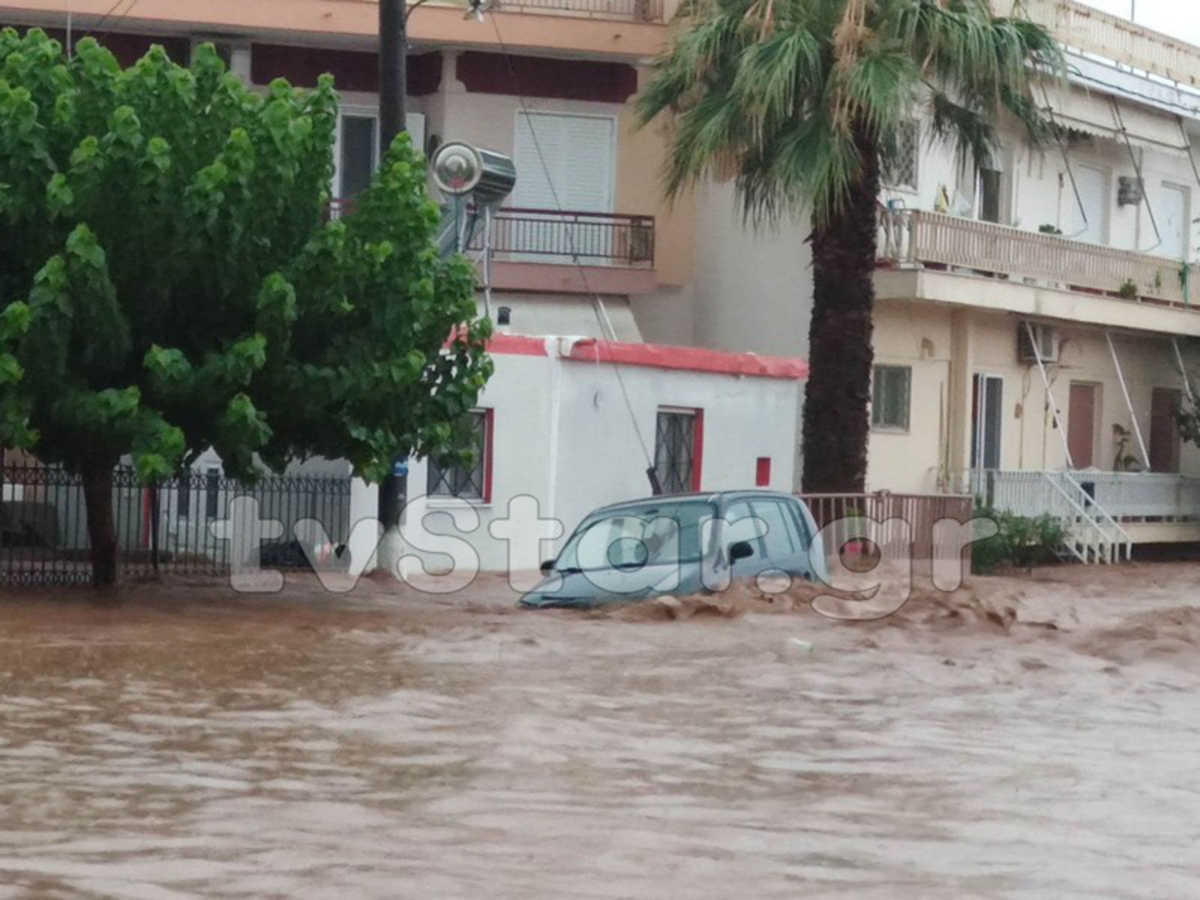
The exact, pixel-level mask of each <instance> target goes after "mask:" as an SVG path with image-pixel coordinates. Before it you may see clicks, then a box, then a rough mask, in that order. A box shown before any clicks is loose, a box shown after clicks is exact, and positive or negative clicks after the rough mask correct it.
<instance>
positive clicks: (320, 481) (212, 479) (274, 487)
mask: <svg viewBox="0 0 1200 900" xmlns="http://www.w3.org/2000/svg"><path fill="white" fill-rule="evenodd" d="M112 492H113V495H112V503H113V525H114V528H115V532H116V539H117V545H118V564H119V567H120V573H121V576H122V577H123V578H139V577H147V576H150V575H153V574H156V573H168V572H169V573H175V574H186V575H222V574H225V573H227V572H228V571H230V569H231V567H232V566H233V564H234V563H235V562H236V563H239V564H241V563H244V562H247V561H248V560H247V559H246V554H247V553H258V554H259V557H260V559H261V561H262V563H263V565H269V566H279V565H303V564H304V556H303V553H302V552H297V551H298V550H299V548H300V545H301V544H305V543H306V544H309V545H311V546H310V547H309V549H315V548H316V547H317V546H318V545H326V544H328V545H330V546H332V547H338V546H340V545H343V544H344V543H345V542H346V540H347V537H348V535H349V529H350V478H349V476H346V477H338V476H307V475H305V476H296V475H278V476H276V475H269V476H265V477H263V478H261V479H259V480H258V481H255V482H252V483H244V482H240V481H237V480H234V479H231V478H226V477H225V476H224V475H222V474H221V473H220V472H219V471H215V470H214V471H194V470H193V471H189V472H186V473H183V474H181V475H179V476H178V477H176V478H172V479H170V480H168V481H164V482H160V483H158V484H155V485H144V484H142V483H141V482H140V481H139V479H138V477H137V473H136V472H135V471H134V470H133V469H132V468H129V467H118V468H117V469H115V470H114V472H113V487H112ZM238 497H248V498H252V499H253V500H255V501H256V502H257V504H258V507H257V514H258V517H259V519H261V520H278V521H279V522H281V523H282V525H283V536H282V537H280V538H278V539H273V540H271V541H268V542H263V543H262V544H261V545H260V546H257V547H253V548H251V549H249V550H247V549H246V548H239V547H238V546H237V545H236V544H235V543H234V541H233V540H231V536H230V535H229V533H228V532H227V531H226V529H225V528H223V527H221V524H220V523H224V522H227V521H229V519H230V517H231V512H232V508H231V504H232V502H233V501H234V499H235V498H238ZM313 522H316V523H320V526H321V528H319V529H318V528H316V527H315V526H314V525H313V524H312V523H313ZM90 547H91V540H90V537H89V534H88V528H87V504H86V502H85V499H84V491H83V482H82V480H81V479H80V477H79V476H77V475H74V474H72V473H70V472H67V471H65V470H63V469H62V468H59V467H57V466H44V465H40V464H26V465H5V466H4V467H3V487H2V495H0V584H8V585H29V586H34V585H70V584H86V583H89V582H90V581H91V579H92V567H91V563H90ZM239 555H240V556H241V558H240V559H235V556H239Z"/></svg>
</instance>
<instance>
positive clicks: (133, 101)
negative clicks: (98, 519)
mask: <svg viewBox="0 0 1200 900" xmlns="http://www.w3.org/2000/svg"><path fill="white" fill-rule="evenodd" d="M336 115H337V100H336V96H335V94H334V90H333V84H332V81H331V80H330V79H329V78H324V79H322V80H321V82H320V84H319V86H318V87H317V88H316V89H314V90H311V91H305V90H297V89H293V88H292V87H290V86H289V85H288V84H287V83H286V82H284V81H281V80H280V81H276V82H274V83H273V84H271V85H270V87H269V89H268V90H267V91H266V92H265V93H264V94H262V95H259V94H255V93H253V92H251V91H249V90H248V89H247V88H246V87H245V86H244V85H243V84H242V83H241V82H240V81H239V80H238V79H237V78H236V77H234V76H233V75H231V74H229V73H227V72H226V71H225V70H224V67H223V65H222V63H221V62H220V60H219V58H218V56H217V54H216V51H215V50H214V49H213V48H212V47H211V46H206V47H202V48H200V49H199V51H198V52H197V54H196V57H195V60H194V62H193V64H192V66H191V68H190V69H188V68H183V67H180V66H178V65H175V64H174V63H172V62H171V61H170V60H169V59H168V58H167V56H166V54H165V52H164V51H163V50H162V49H161V48H159V47H155V48H154V49H152V50H151V51H150V52H149V53H148V54H147V55H146V56H145V57H144V58H143V59H141V60H140V61H139V62H138V63H137V64H136V65H134V66H132V67H131V68H129V69H126V70H122V69H121V68H120V67H119V66H118V64H117V62H116V60H115V59H114V58H113V57H112V55H111V54H110V53H108V51H106V50H104V49H103V48H102V47H100V46H99V45H98V44H97V43H96V42H95V41H94V40H91V39H85V40H83V41H81V42H80V43H79V45H78V47H77V51H76V53H75V55H74V57H73V58H72V59H70V60H68V59H66V58H65V57H64V56H63V53H62V48H61V47H60V46H59V44H58V43H57V42H55V41H52V40H50V39H49V38H48V37H47V36H46V35H45V34H43V33H42V32H41V31H38V30H36V29H35V30H31V31H30V32H28V33H27V34H26V35H25V36H24V37H20V36H18V35H17V33H16V32H14V31H12V30H11V29H9V30H4V31H3V32H0V304H3V312H2V313H0V442H2V443H3V444H5V445H8V446H24V447H31V448H32V449H33V450H34V451H35V452H36V453H37V454H38V456H40V457H41V458H42V459H44V460H46V461H53V462H61V463H63V464H65V465H66V466H67V467H68V468H70V469H72V470H74V471H83V470H85V469H88V468H93V469H96V468H99V467H101V466H105V465H111V464H112V463H114V462H115V461H116V460H117V459H118V458H119V457H120V456H121V455H122V454H125V453H129V454H132V456H133V459H134V461H135V464H136V466H137V468H138V471H139V472H140V473H141V475H142V477H143V478H145V479H148V480H149V479H154V478H159V477H163V476H166V475H168V474H170V473H171V472H173V471H175V470H176V469H177V468H178V465H179V463H180V460H181V458H183V457H185V456H187V455H189V454H196V453H198V452H200V451H201V450H203V449H204V448H206V447H208V446H212V447H214V448H215V449H216V450H217V452H218V453H220V455H221V457H222V459H223V460H224V462H225V464H226V466H227V468H228V469H229V470H230V472H231V473H232V474H235V475H241V476H248V475H252V474H253V472H254V470H255V469H256V468H257V466H258V461H259V460H261V461H262V462H264V463H265V464H267V465H268V466H271V467H278V466H281V465H282V464H284V463H285V462H286V461H287V460H289V459H292V458H299V457H305V456H309V455H313V454H321V455H325V456H329V457H347V458H349V459H350V460H351V461H352V462H353V464H354V465H355V467H356V470H357V471H358V472H359V473H360V474H362V475H364V476H366V477H368V478H371V479H378V478H380V477H382V476H383V475H384V474H385V473H386V472H387V471H388V470H389V469H390V465H391V461H392V460H393V458H395V457H396V456H398V455H404V454H413V455H426V454H431V455H434V456H446V455H453V454H457V453H460V452H462V451H464V449H467V448H469V441H467V440H466V439H465V438H464V437H463V432H462V429H461V425H460V424H459V423H460V420H461V419H462V417H463V415H464V413H465V412H466V411H467V410H469V409H470V408H471V407H472V406H473V405H474V404H475V401H476V397H477V395H478V393H479V391H480V389H481V388H482V387H483V385H484V383H485V381H486V380H487V378H488V376H489V375H490V374H491V362H490V360H489V359H488V357H487V355H486V353H485V351H484V342H485V340H486V337H487V325H486V323H484V322H480V321H477V320H476V313H475V305H474V272H473V270H472V268H471V267H470V266H469V264H468V263H466V262H465V261H464V260H462V259H452V260H449V261H444V260H442V259H440V258H439V256H438V253H437V251H436V249H435V245H434V237H435V232H436V227H437V224H438V218H439V213H438V210H437V208H436V207H435V206H434V204H433V203H432V202H431V201H430V200H429V198H428V196H427V194H426V190H425V172H424V165H423V162H422V161H421V160H420V158H419V157H418V156H417V155H416V154H415V153H414V151H413V149H412V147H411V146H410V143H409V141H408V139H407V137H403V138H401V139H399V140H397V142H396V143H395V145H394V146H393V147H392V148H391V149H390V151H389V152H388V153H387V154H386V158H385V159H384V162H383V165H382V167H381V170H380V172H379V174H378V175H377V177H376V178H375V180H374V181H373V183H372V185H371V187H370V188H369V189H368V190H366V191H365V192H364V193H363V194H361V195H360V196H359V197H358V198H357V203H356V209H357V212H356V213H355V214H354V215H353V216H350V217H348V218H345V219H342V220H339V221H334V222H326V221H325V216H324V211H325V208H326V205H327V202H328V199H329V197H328V186H329V184H330V181H331V177H332V173H333V169H332V146H333V139H334V130H335V124H336ZM451 334H453V335H454V338H453V340H452V341H450V342H449V343H448V344H447V342H446V341H447V336H449V335H451Z"/></svg>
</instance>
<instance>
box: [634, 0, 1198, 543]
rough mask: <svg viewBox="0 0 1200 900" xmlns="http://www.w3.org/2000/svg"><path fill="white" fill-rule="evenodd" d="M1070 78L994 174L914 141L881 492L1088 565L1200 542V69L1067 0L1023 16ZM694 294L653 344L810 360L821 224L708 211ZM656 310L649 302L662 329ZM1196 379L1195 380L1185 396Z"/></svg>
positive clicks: (902, 191)
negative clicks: (1068, 530)
mask: <svg viewBox="0 0 1200 900" xmlns="http://www.w3.org/2000/svg"><path fill="white" fill-rule="evenodd" d="M1024 8H1025V10H1026V11H1027V12H1028V13H1029V14H1030V15H1031V16H1032V17H1033V18H1034V19H1036V20H1038V21H1040V22H1042V23H1043V24H1044V25H1046V26H1047V27H1049V28H1051V29H1052V30H1053V31H1054V33H1055V34H1056V35H1057V36H1059V38H1060V39H1061V41H1062V42H1063V45H1064V47H1065V49H1066V52H1067V61H1068V67H1069V71H1068V74H1067V76H1066V78H1065V81H1060V80H1056V79H1047V81H1046V82H1045V83H1044V84H1043V85H1041V86H1039V87H1038V88H1037V90H1036V92H1035V97H1034V99H1035V101H1036V102H1037V103H1038V104H1039V105H1040V106H1042V107H1043V108H1044V109H1046V110H1047V111H1048V112H1049V113H1050V114H1051V116H1052V117H1053V119H1054V121H1055V122H1056V123H1057V125H1058V131H1059V135H1060V137H1061V141H1055V142H1052V143H1050V144H1049V145H1044V146H1040V147H1034V146H1032V145H1031V144H1030V142H1029V140H1028V139H1027V137H1026V136H1025V134H1024V133H1023V130H1022V129H1021V128H1019V127H1018V126H1017V124H1016V123H1015V122H1000V123H998V127H999V131H1000V134H1001V140H1000V146H999V148H998V150H997V152H996V153H995V155H994V158H993V159H991V160H990V161H989V162H988V165H987V166H986V167H985V168H984V170H983V171H982V172H981V173H979V174H976V173H975V171H974V170H973V167H970V166H966V167H964V166H962V165H961V164H960V160H958V159H956V158H955V154H954V151H953V150H952V148H950V147H947V146H944V145H941V144H939V143H937V142H933V141H931V135H930V131H929V125H928V123H927V122H925V121H922V120H921V119H920V118H919V117H918V118H915V119H914V120H913V121H912V123H911V128H910V130H909V131H908V134H907V136H906V141H905V145H906V146H905V149H906V151H907V152H906V154H905V155H904V158H903V159H902V161H901V162H900V164H899V165H898V166H897V167H896V168H895V170H894V171H892V172H889V173H888V174H887V178H886V179H885V181H886V184H885V187H884V189H883V190H882V192H881V195H880V198H879V204H880V205H879V209H880V225H879V250H878V271H877V275H876V291H877V306H876V313H875V322H874V325H875V328H874V334H875V337H874V341H875V355H876V367H875V370H874V384H873V404H872V407H873V408H872V432H871V439H870V440H871V443H870V454H869V467H868V486H869V488H870V489H872V490H881V489H883V490H891V491H897V492H934V491H959V490H972V491H973V492H974V493H976V494H977V495H979V496H982V497H984V498H985V500H986V501H987V502H989V503H991V504H994V505H996V506H998V507H1002V508H1008V509H1012V510H1015V511H1018V512H1022V513H1028V514H1037V513H1041V512H1052V513H1055V514H1057V515H1059V516H1061V517H1062V518H1063V519H1064V520H1067V521H1070V522H1071V523H1072V528H1073V529H1074V531H1075V533H1076V537H1077V538H1078V540H1077V541H1075V542H1074V544H1073V549H1074V550H1075V551H1076V552H1077V555H1079V556H1080V557H1081V558H1087V559H1089V560H1090V559H1108V558H1116V557H1117V556H1119V555H1123V554H1125V553H1127V552H1128V551H1129V548H1130V547H1131V545H1133V544H1136V543H1140V542H1157V541H1182V540H1188V541H1191V540H1197V539H1200V522H1198V520H1200V481H1198V480H1197V478H1196V476H1200V450H1198V449H1197V448H1196V447H1193V446H1184V445H1182V443H1181V441H1180V438H1179V434H1178V430H1177V428H1176V425H1175V411H1176V410H1177V409H1178V408H1179V406H1180V404H1181V402H1182V401H1183V399H1184V398H1185V397H1190V396H1191V394H1192V392H1193V391H1194V390H1196V385H1197V384H1198V383H1200V382H1197V381H1196V380H1195V378H1196V377H1197V374H1198V373H1200V341H1197V337H1200V312H1198V310H1197V303H1198V302H1200V279H1198V278H1197V265H1196V261H1197V258H1198V256H1200V203H1197V197H1200V170H1198V168H1197V165H1198V163H1200V48H1197V47H1195V46H1191V45H1188V44H1185V43H1182V42H1180V41H1178V40H1176V39H1174V38H1171V37H1169V36H1167V35H1162V34H1158V33H1155V32H1152V31H1149V30H1147V29H1144V28H1141V27H1140V26H1136V25H1133V24H1131V23H1130V22H1128V21H1125V20H1121V19H1118V18H1115V17H1113V16H1108V15H1105V14H1103V13H1100V12H1097V11H1095V10H1092V9H1090V8H1088V7H1085V6H1082V5H1080V4H1077V3H1073V2H1070V0H1036V2H1028V3H1025V4H1024ZM695 221H696V237H695V241H696V257H695V258H696V267H695V277H694V278H693V280H692V281H691V282H690V283H689V284H687V285H685V286H684V287H683V288H682V289H679V290H674V289H671V288H666V289H663V290H660V292H658V294H656V295H655V298H654V302H655V303H658V304H659V306H658V310H659V311H660V312H662V311H667V310H670V312H669V314H667V315H664V316H660V317H651V316H650V315H646V316H644V317H643V325H644V330H645V332H646V334H647V335H648V336H650V337H652V338H654V339H657V340H675V341H680V340H686V341H694V342H696V343H700V344H704V345H708V346H716V347H730V348H732V347H736V348H738V349H739V350H747V349H749V350H757V351H760V352H773V353H795V354H804V353H805V352H806V346H805V344H806V338H807V335H806V333H805V332H806V328H804V327H802V325H801V323H800V321H799V320H803V322H804V323H805V324H806V323H807V311H808V310H807V302H808V297H809V292H810V280H809V276H808V274H807V267H808V265H809V257H808V253H807V247H806V245H805V243H804V238H805V236H806V234H807V231H808V229H807V225H806V223H805V222H803V221H798V222H795V223H793V224H791V225H789V226H785V227H782V228H780V229H779V230H778V231H776V232H772V233H769V234H756V233H755V232H753V231H752V230H749V229H747V228H745V227H744V226H743V224H742V222H741V219H740V216H739V214H738V212H737V210H736V208H735V206H734V203H733V196H732V191H731V189H730V187H729V186H728V185H708V186H705V187H703V188H701V189H700V190H698V191H697V195H696V219H695ZM651 306H652V304H650V303H648V304H646V308H647V311H649V309H650V308H651ZM1185 373H1190V374H1191V376H1192V380H1191V381H1189V379H1188V378H1187V376H1186V374H1185Z"/></svg>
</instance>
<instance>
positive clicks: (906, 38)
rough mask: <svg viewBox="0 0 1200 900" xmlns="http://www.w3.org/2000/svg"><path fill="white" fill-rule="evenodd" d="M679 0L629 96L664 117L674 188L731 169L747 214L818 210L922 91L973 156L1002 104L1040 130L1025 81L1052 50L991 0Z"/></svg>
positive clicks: (935, 120)
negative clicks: (662, 46)
mask: <svg viewBox="0 0 1200 900" xmlns="http://www.w3.org/2000/svg"><path fill="white" fill-rule="evenodd" d="M683 12H686V15H687V18H686V21H685V23H684V24H685V25H686V27H685V28H683V29H682V30H681V31H679V32H678V33H677V34H676V35H675V37H674V38H673V39H672V41H671V44H670V46H669V47H668V49H667V50H666V51H665V53H664V54H663V55H662V56H661V57H660V58H659V59H658V60H657V61H656V62H655V64H654V67H653V71H652V75H651V78H650V80H649V83H648V84H647V86H646V88H645V90H644V91H643V93H642V94H641V96H640V97H639V98H638V101H637V112H638V115H639V118H640V121H641V122H642V123H643V124H645V123H649V122H650V121H652V120H655V119H657V118H659V117H660V116H661V117H664V118H665V119H666V120H667V122H668V125H669V134H670V140H671V145H670V155H669V160H668V163H667V165H666V168H665V172H664V180H665V184H666V189H667V192H668V194H670V195H671V196H674V195H676V194H678V193H679V192H680V191H683V190H685V189H686V188H687V187H688V186H689V185H690V184H692V183H694V182H696V181H700V180H703V179H705V178H709V177H711V176H712V175H713V174H714V173H717V172H718V171H719V172H720V173H721V174H725V173H727V172H729V171H732V172H734V173H736V187H737V191H738V194H739V197H740V200H741V205H742V209H743V212H744V213H745V215H746V217H747V219H749V220H751V221H753V222H756V223H758V222H762V223H770V222H774V221H777V220H778V219H779V218H780V217H781V216H783V215H785V214H789V213H796V212H799V211H801V210H811V211H812V213H813V215H814V216H815V217H816V218H817V220H818V221H820V220H822V219H823V218H825V217H829V216H832V215H835V214H836V213H837V212H838V211H839V209H841V207H842V205H843V204H844V203H845V200H846V198H847V196H848V193H849V190H850V188H851V187H852V186H853V185H854V184H856V183H857V179H859V178H860V177H862V175H863V173H864V171H865V170H864V165H863V164H864V162H865V160H864V158H863V155H862V154H863V153H870V154H873V155H874V156H875V159H874V160H873V161H872V162H873V163H882V164H883V165H885V166H886V165H887V163H888V162H889V161H890V158H891V157H892V156H894V153H895V149H894V148H895V147H896V146H897V144H898V135H899V134H900V129H901V128H902V127H903V126H904V123H905V122H906V121H907V120H908V119H910V118H911V117H912V116H913V115H914V113H915V112H916V111H917V110H918V109H919V108H920V106H921V104H922V103H923V102H925V100H928V104H929V109H930V114H929V115H930V119H931V121H932V128H931V132H932V134H933V135H934V137H935V138H936V139H938V140H945V141H948V142H950V143H952V144H953V145H954V146H955V147H956V148H957V150H958V151H959V153H960V154H961V156H962V158H963V159H970V160H972V161H973V162H974V163H975V164H976V165H979V164H981V163H983V162H985V161H986V159H987V158H988V155H989V154H990V152H991V151H992V150H993V149H994V145H995V141H996V129H995V122H996V120H997V117H998V116H999V115H1000V114H1001V112H1002V111H1004V110H1007V111H1008V112H1010V113H1012V114H1013V115H1014V116H1016V117H1017V118H1018V119H1019V120H1020V121H1022V122H1024V123H1025V125H1026V127H1027V129H1028V131H1029V134H1030V136H1031V138H1033V139H1034V140H1038V139H1040V138H1042V137H1044V136H1045V135H1046V134H1048V133H1049V131H1048V126H1049V123H1048V122H1047V121H1046V120H1045V118H1044V116H1043V114H1042V113H1041V111H1040V110H1039V108H1038V105H1037V103H1036V102H1034V101H1033V100H1032V99H1031V94H1030V84H1031V80H1032V79H1033V78H1034V77H1037V76H1038V73H1042V72H1046V71H1054V70H1061V68H1062V53H1061V51H1060V50H1059V48H1058V45H1057V44H1056V42H1055V41H1054V39H1053V37H1052V36H1051V35H1050V34H1049V33H1048V32H1047V31H1046V30H1045V29H1043V28H1041V27H1040V26H1038V25H1035V24H1033V23H1032V22H1030V21H1028V20H1026V19H1024V18H1021V17H1020V16H1014V17H1009V18H994V17H993V16H992V15H991V11H990V7H989V4H988V0H685V4H684V6H683V7H682V8H681V14H683Z"/></svg>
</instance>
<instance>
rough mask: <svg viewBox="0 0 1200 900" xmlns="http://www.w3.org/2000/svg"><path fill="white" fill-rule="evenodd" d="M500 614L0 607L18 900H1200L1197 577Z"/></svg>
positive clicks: (356, 604) (10, 865) (1, 844)
mask: <svg viewBox="0 0 1200 900" xmlns="http://www.w3.org/2000/svg"><path fill="white" fill-rule="evenodd" d="M511 604H512V595H511V594H510V593H509V592H508V591H507V589H506V588H505V586H504V585H502V584H500V583H499V582H495V581H492V582H481V583H479V584H477V585H476V586H475V588H473V589H472V591H471V592H470V593H468V594H465V595H458V596H455V597H436V596H429V595H422V594H419V593H417V592H415V591H412V590H405V591H401V590H400V589H399V588H398V587H397V586H396V585H390V586H389V585H386V584H382V583H372V584H367V585H360V587H359V589H358V590H356V591H355V592H354V593H353V594H351V595H348V596H340V597H339V596H333V595H327V594H323V593H321V592H320V591H319V590H318V589H317V588H316V587H315V582H313V581H310V580H307V579H292V580H291V581H290V582H289V585H288V588H287V590H286V591H285V592H284V593H283V594H282V595H279V596H275V597H270V598H265V599H264V598H262V597H238V596H236V595H233V594H231V593H229V592H227V591H223V590H221V589H220V588H219V587H218V586H213V585H203V584H182V583H172V584H167V585H157V586H154V587H142V588H135V589H132V590H131V591H129V592H128V594H127V596H126V597H125V600H124V603H123V604H122V605H121V606H119V607H117V608H98V607H95V606H93V605H91V604H90V603H89V602H87V600H86V599H81V598H80V595H78V594H75V595H64V596H57V597H52V596H48V595H39V596H33V595H31V596H17V595H7V596H4V597H0V898H2V897H48V898H57V897H120V898H134V900H174V898H183V897H195V896H213V897H216V896H220V897H256V898H257V897H334V898H339V900H348V898H360V897H413V898H418V897H419V898H460V897H462V898H471V900H480V898H568V897H569V898H626V897H645V898H672V897H701V898H735V897H755V898H764V897H772V898H773V897H779V898H794V897H834V896H837V897H853V898H875V897H878V898H893V897H920V898H939V897H947V898H966V897H1005V898H1008V897H1053V898H1067V897H1080V898H1084V897H1086V898H1094V897H1130V898H1132V897H1144V898H1165V897H1197V896H1200V849H1197V848H1200V765H1198V763H1200V699H1198V694H1200V608H1198V606H1197V604H1200V566H1197V565H1190V566H1189V565H1172V564H1157V565H1140V564H1138V565H1131V566H1126V567H1121V568H1113V569H1098V568H1092V569H1083V568H1057V569H1047V570H1044V571H1040V572H1038V573H1036V575H1035V577H1034V578H1033V580H1029V579H1023V578H992V579H980V580H977V581H976V582H974V583H973V585H972V586H971V587H970V588H969V589H964V590H960V591H959V592H957V593H956V594H954V595H933V594H932V593H929V592H927V593H923V594H921V595H919V596H917V597H916V598H915V599H914V600H913V601H912V602H910V603H909V605H908V606H906V607H905V608H904V609H903V610H902V611H901V612H900V613H899V614H898V615H896V616H894V617H892V618H890V619H888V620H885V621H882V622H876V623H859V624H848V623H838V622H834V621H831V620H828V619H825V618H822V617H820V616H818V615H816V614H814V613H813V612H812V611H811V610H808V609H807V608H806V607H805V605H804V604H803V603H797V604H796V605H797V606H799V607H800V609H799V610H798V611H789V612H778V611H774V610H775V609H776V608H777V607H779V606H784V605H787V604H786V603H785V602H783V601H778V602H776V603H775V604H773V605H772V606H770V607H768V606H767V605H766V604H765V603H761V602H751V601H750V600H748V599H747V600H746V602H745V603H742V604H741V605H740V606H738V609H737V610H735V611H737V612H740V613H741V614H740V615H736V616H724V615H714V614H709V613H710V611H708V610H705V609H699V610H695V613H696V614H695V615H691V616H686V615H684V614H685V613H687V612H690V611H692V610H691V608H690V607H687V608H680V607H662V606H652V607H647V608H641V609H638V610H627V611H623V612H621V613H614V614H594V613H593V614H580V613H568V612H540V613H533V612H520V611H517V610H515V609H513V608H512V605H511ZM727 611H728V610H727Z"/></svg>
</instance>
